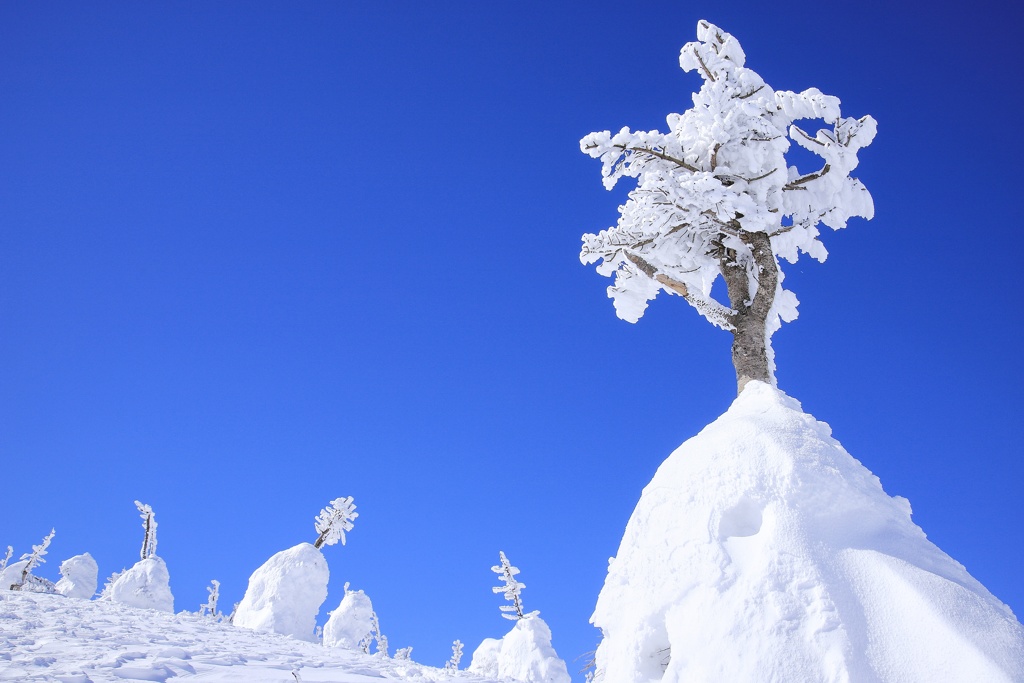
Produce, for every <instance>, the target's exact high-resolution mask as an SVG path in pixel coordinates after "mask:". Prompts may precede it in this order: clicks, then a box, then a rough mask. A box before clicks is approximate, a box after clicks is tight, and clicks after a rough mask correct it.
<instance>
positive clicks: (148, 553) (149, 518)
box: [135, 501, 156, 560]
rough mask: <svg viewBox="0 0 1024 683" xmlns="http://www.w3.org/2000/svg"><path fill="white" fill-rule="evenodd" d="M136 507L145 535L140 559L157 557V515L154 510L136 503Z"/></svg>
mask: <svg viewBox="0 0 1024 683" xmlns="http://www.w3.org/2000/svg"><path fill="white" fill-rule="evenodd" d="M135 507H137V508H138V509H139V517H141V518H142V529H143V531H144V532H145V534H144V535H143V537H142V549H141V550H140V551H139V559H142V560H145V559H147V558H150V557H153V556H154V555H156V515H155V514H153V508H151V507H150V506H148V505H146V504H144V503H140V502H139V501H135Z"/></svg>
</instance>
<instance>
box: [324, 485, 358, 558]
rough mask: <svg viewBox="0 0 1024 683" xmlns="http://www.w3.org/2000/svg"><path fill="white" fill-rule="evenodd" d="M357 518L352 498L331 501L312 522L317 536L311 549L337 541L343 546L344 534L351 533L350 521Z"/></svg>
mask: <svg viewBox="0 0 1024 683" xmlns="http://www.w3.org/2000/svg"><path fill="white" fill-rule="evenodd" d="M358 516H359V513H358V512H356V506H355V505H353V504H352V496H349V497H348V498H335V499H334V500H332V501H331V502H330V504H329V505H328V506H327V507H326V508H324V509H323V510H321V511H320V514H319V515H317V517H316V520H314V526H315V527H316V532H317V534H319V536H317V539H316V541H315V542H314V543H313V547H315V548H319V547H320V546H323V545H334V544H335V543H337V542H338V541H341V544H342V545H345V532H346V531H352V521H353V520H354V519H355V518H356V517H358Z"/></svg>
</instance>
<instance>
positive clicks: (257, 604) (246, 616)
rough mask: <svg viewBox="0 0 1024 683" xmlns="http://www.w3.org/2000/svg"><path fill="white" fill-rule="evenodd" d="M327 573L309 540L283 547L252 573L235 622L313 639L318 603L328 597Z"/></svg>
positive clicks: (318, 608) (319, 555)
mask: <svg viewBox="0 0 1024 683" xmlns="http://www.w3.org/2000/svg"><path fill="white" fill-rule="evenodd" d="M329 578H330V572H329V571H328V569H327V560H325V559H324V556H323V553H321V552H320V551H319V550H318V549H316V548H314V547H313V544H311V543H300V544H299V545H297V546H295V547H293V548H288V549H287V550H282V551H281V552H279V553H277V554H276V555H274V556H273V557H271V558H270V559H269V560H267V561H266V562H265V563H263V566H261V567H260V568H259V569H257V570H256V571H254V572H253V573H252V576H250V577H249V587H248V588H247V589H246V591H245V596H244V597H243V598H242V601H241V602H240V603H239V604H238V611H237V612H236V613H235V621H234V623H235V625H236V626H241V627H243V628H251V629H253V630H256V631H272V632H274V633H280V634H282V635H286V636H292V637H295V638H299V639H301V640H314V639H315V636H314V634H313V629H314V628H315V626H316V615H317V613H318V612H319V611H320V605H322V604H323V603H324V600H326V599H327V581H328V579H329Z"/></svg>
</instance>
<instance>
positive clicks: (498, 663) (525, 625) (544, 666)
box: [469, 612, 571, 683]
mask: <svg viewBox="0 0 1024 683" xmlns="http://www.w3.org/2000/svg"><path fill="white" fill-rule="evenodd" d="M469 671H471V672H472V673H475V674H478V675H480V676H482V677H485V678H495V679H502V680H506V679H511V680H513V681H519V682H521V683H570V680H571V679H570V678H569V672H568V670H567V669H566V666H565V662H564V661H562V660H561V659H560V658H559V657H558V654H557V653H555V649H554V648H553V647H552V646H551V629H549V628H548V625H547V624H546V623H544V620H543V619H541V618H540V616H539V615H538V614H537V612H532V613H530V614H526V615H524V616H523V618H522V619H517V620H516V623H515V626H513V627H512V630H511V631H509V632H508V633H507V634H506V635H505V637H504V638H502V639H500V640H498V639H495V638H486V639H485V640H484V641H483V642H482V643H480V647H478V648H477V649H476V651H475V652H473V660H472V662H471V663H470V665H469Z"/></svg>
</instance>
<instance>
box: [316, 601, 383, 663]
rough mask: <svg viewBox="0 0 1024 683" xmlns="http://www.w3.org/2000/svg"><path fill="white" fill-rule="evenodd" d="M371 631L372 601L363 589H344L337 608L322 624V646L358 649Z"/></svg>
mask: <svg viewBox="0 0 1024 683" xmlns="http://www.w3.org/2000/svg"><path fill="white" fill-rule="evenodd" d="M372 632H373V603H372V602H370V598H369V597H368V596H367V595H366V593H364V592H363V591H349V590H347V591H345V597H344V598H342V599H341V604H340V605H338V609H336V610H334V611H333V612H331V617H330V618H329V619H328V620H327V623H326V624H324V638H323V642H324V647H340V648H345V649H347V650H357V649H359V644H360V643H361V642H363V639H364V638H366V637H368V636H369V635H370V634H371V633H372Z"/></svg>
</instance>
